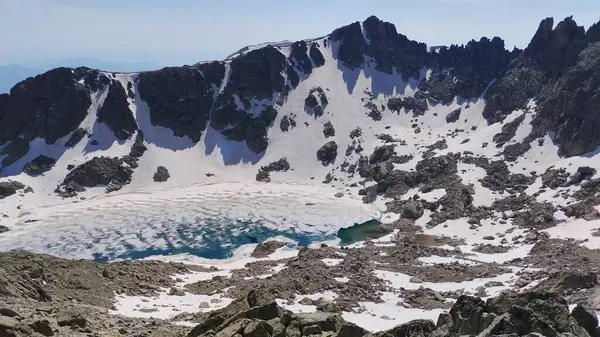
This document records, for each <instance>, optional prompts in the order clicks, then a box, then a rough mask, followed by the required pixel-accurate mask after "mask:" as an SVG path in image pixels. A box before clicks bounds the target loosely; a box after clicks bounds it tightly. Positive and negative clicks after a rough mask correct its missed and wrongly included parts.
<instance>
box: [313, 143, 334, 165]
mask: <svg viewBox="0 0 600 337" xmlns="http://www.w3.org/2000/svg"><path fill="white" fill-rule="evenodd" d="M337 150H338V146H337V144H336V142H335V141H333V140H332V141H330V142H327V143H325V145H323V146H321V148H320V149H319V150H318V151H317V159H318V160H319V161H320V162H321V163H322V164H323V166H327V165H329V164H333V162H335V158H336V157H337Z"/></svg>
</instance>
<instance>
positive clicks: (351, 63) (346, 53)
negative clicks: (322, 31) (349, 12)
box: [330, 21, 368, 70]
mask: <svg viewBox="0 0 600 337" xmlns="http://www.w3.org/2000/svg"><path fill="white" fill-rule="evenodd" d="M330 39H331V40H332V41H334V42H339V46H338V50H337V56H336V57H337V59H338V60H339V61H340V62H341V63H342V64H343V65H344V66H346V67H348V68H349V69H351V70H354V69H356V68H359V67H360V66H361V65H362V64H363V63H364V61H365V59H364V55H365V52H366V50H367V47H368V46H367V42H366V41H365V38H364V36H363V32H362V28H361V26H360V22H358V21H357V22H354V23H352V24H349V25H347V26H343V27H340V28H338V29H336V30H334V31H333V32H332V33H331V35H330Z"/></svg>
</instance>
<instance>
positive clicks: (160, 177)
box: [152, 166, 171, 183]
mask: <svg viewBox="0 0 600 337" xmlns="http://www.w3.org/2000/svg"><path fill="white" fill-rule="evenodd" d="M170 177H171V175H169V170H167V168H166V167H164V166H159V167H157V168H156V172H155V173H154V176H153V177H152V179H153V180H154V181H155V182H160V183H162V182H165V181H167V180H169V178H170Z"/></svg>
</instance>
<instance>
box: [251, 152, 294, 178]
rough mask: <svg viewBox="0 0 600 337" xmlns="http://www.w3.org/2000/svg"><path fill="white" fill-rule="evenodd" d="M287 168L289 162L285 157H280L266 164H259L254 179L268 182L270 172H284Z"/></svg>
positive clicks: (288, 167)
mask: <svg viewBox="0 0 600 337" xmlns="http://www.w3.org/2000/svg"><path fill="white" fill-rule="evenodd" d="M289 169H290V164H289V163H288V161H287V158H281V159H279V160H278V161H275V162H272V163H270V164H269V165H267V166H261V167H260V169H259V170H258V173H257V174H256V181H262V182H266V183H268V182H270V181H271V177H270V176H269V174H270V173H271V172H286V171H288V170H289Z"/></svg>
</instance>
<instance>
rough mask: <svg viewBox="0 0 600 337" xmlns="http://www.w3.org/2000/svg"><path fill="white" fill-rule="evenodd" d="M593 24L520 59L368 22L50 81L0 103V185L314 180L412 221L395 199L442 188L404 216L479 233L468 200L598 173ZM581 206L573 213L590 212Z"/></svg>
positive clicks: (64, 74) (62, 187) (47, 189)
mask: <svg viewBox="0 0 600 337" xmlns="http://www.w3.org/2000/svg"><path fill="white" fill-rule="evenodd" d="M597 27H598V25H594V26H592V27H590V28H589V29H588V30H587V32H586V31H585V29H583V27H580V26H577V24H576V23H575V21H574V20H573V19H572V18H570V17H569V18H566V19H565V20H563V21H561V22H560V23H558V24H557V25H556V26H554V21H553V19H551V18H548V19H545V20H543V21H542V22H541V23H540V25H539V27H538V29H537V31H536V32H535V34H534V36H533V38H532V42H531V43H530V44H529V45H528V46H527V48H525V49H524V50H522V51H521V50H513V51H509V50H507V49H506V48H505V46H504V42H503V41H502V39H500V38H497V37H496V38H492V39H488V38H481V39H480V40H479V41H476V40H472V41H470V42H469V43H467V44H466V45H462V46H457V45H453V46H450V47H442V48H439V49H437V50H436V51H433V52H431V51H428V49H427V46H426V45H425V44H423V43H419V42H416V41H412V40H410V39H408V38H407V37H406V36H404V35H402V34H399V33H398V32H397V31H396V28H395V26H394V25H392V24H390V23H386V22H383V21H381V20H379V19H377V18H376V17H374V16H371V17H369V18H367V19H366V20H365V21H364V22H362V23H360V22H355V23H351V24H349V25H346V26H343V27H340V28H338V29H336V30H334V31H333V32H332V33H331V34H330V35H327V36H325V37H324V38H322V39H317V40H310V42H307V41H296V42H293V43H287V42H286V43H285V45H282V46H272V45H266V46H262V45H261V46H260V48H257V49H252V48H249V49H248V50H247V51H245V52H242V53H240V54H239V55H238V56H237V57H235V58H232V59H231V60H227V61H212V62H205V63H199V64H196V65H193V66H182V67H166V68H163V69H160V70H155V71H148V72H140V73H107V72H102V71H98V70H94V69H89V68H74V69H70V68H57V69H54V70H51V71H49V72H46V73H44V74H41V75H38V76H36V77H35V78H30V79H27V80H25V81H23V82H21V83H19V84H18V85H16V86H15V87H13V89H12V90H11V93H10V94H5V95H0V122H1V125H2V128H1V129H0V147H1V149H0V155H1V157H0V161H1V163H2V179H3V180H5V181H7V180H10V179H18V181H19V182H20V183H22V184H24V187H25V186H30V187H31V188H32V189H33V190H34V191H36V192H35V194H36V195H42V194H50V195H49V196H43V197H42V196H40V197H39V198H41V199H40V200H38V201H36V202H40V203H42V204H43V203H45V202H47V201H45V200H50V199H52V198H73V197H84V198H87V197H92V196H93V195H94V193H97V192H99V191H102V192H110V193H114V192H117V191H120V192H119V193H121V192H123V193H127V192H130V191H134V190H137V189H144V188H149V189H153V188H154V187H152V186H154V184H155V183H160V184H161V185H159V186H182V185H186V184H188V185H190V184H197V183H200V184H205V183H210V182H211V181H212V180H215V179H216V180H220V179H221V180H222V179H229V180H237V179H239V180H246V179H250V180H256V179H257V177H260V179H259V180H261V181H271V180H273V182H286V183H287V182H295V183H298V182H302V183H309V184H315V183H320V182H322V183H323V184H327V185H331V186H334V187H335V188H337V189H339V190H343V191H345V192H346V194H347V195H349V196H352V197H356V198H360V199H362V200H363V201H364V202H366V203H369V204H373V203H374V204H378V205H379V206H378V207H381V209H382V210H383V212H384V213H386V212H391V213H397V214H403V213H404V209H405V208H407V207H409V206H410V207H412V206H413V204H412V203H408V202H407V200H404V199H402V200H398V198H404V195H405V194H406V193H409V192H411V191H412V190H413V189H425V190H427V189H431V188H435V187H440V186H441V187H443V188H444V189H445V190H446V192H447V195H446V196H445V197H444V198H441V199H440V200H437V201H435V202H426V203H420V202H419V203H417V204H418V205H419V208H422V207H424V208H428V209H430V210H432V212H436V213H435V214H433V215H432V218H431V221H430V222H429V224H430V225H432V226H434V225H436V224H440V223H443V222H444V221H446V220H448V219H456V218H460V217H462V216H469V217H471V216H472V215H473V214H475V213H476V214H475V215H473V217H474V218H475V219H474V220H473V221H479V220H480V219H481V218H485V217H488V216H489V215H490V212H489V210H486V209H483V208H477V207H480V206H481V207H484V206H483V205H474V204H473V197H472V196H473V195H474V194H476V193H477V189H473V187H472V186H469V185H473V184H475V185H476V186H477V184H481V188H482V189H483V191H485V193H496V192H497V191H498V192H504V191H511V193H512V192H519V193H523V192H524V191H525V190H527V189H529V188H533V187H531V186H534V185H535V184H536V181H538V180H539V178H540V174H541V173H542V171H544V170H546V171H547V172H543V173H544V174H545V173H548V174H550V173H551V172H553V171H552V170H553V168H552V167H553V165H556V164H558V163H559V162H560V163H564V165H567V163H569V165H572V164H573V163H574V162H577V163H579V162H582V164H579V165H578V166H579V167H581V168H582V169H581V172H579V171H576V169H577V168H578V167H574V168H573V169H568V168H565V170H566V172H565V173H564V174H566V176H567V177H568V178H565V179H566V180H567V181H565V182H564V184H565V186H571V185H573V184H575V185H578V184H580V183H582V182H584V180H587V179H589V178H590V177H591V176H593V174H594V173H593V172H594V170H595V169H596V166H597V165H596V164H595V162H593V161H592V162H591V163H587V162H586V160H585V159H581V160H580V161H578V158H579V157H580V156H581V157H583V158H586V157H585V156H582V155H584V154H586V153H588V155H587V156H588V157H589V158H591V157H593V152H590V151H594V150H595V149H596V147H597V146H598V145H600V133H597V132H595V130H596V128H597V125H598V123H600V119H599V118H597V117H596V115H595V114H594V111H597V110H598V104H597V102H596V97H598V95H599V93H600V87H599V86H598V81H599V79H600V74H598V71H597V69H598V67H596V65H597V63H598V62H599V60H600V51H599V49H600V47H599V45H598V43H597V42H594V41H595V39H596V35H597V33H596V30H597V29H598V28H597ZM588 38H589V39H590V40H589V41H588V40H587V39H588ZM557 151H558V152H557ZM538 152H539V153H538ZM542 152H544V154H542ZM569 158H574V159H569ZM284 159H285V161H284ZM499 159H500V160H499ZM502 161H505V162H502ZM540 161H541V162H543V164H540V165H537V164H538V162H540ZM284 162H285V163H287V164H286V165H282V164H281V163H284ZM583 162H586V163H585V164H583ZM177 163H180V164H177ZM462 165H467V166H469V170H475V171H477V172H480V171H479V170H483V173H482V176H481V177H480V178H481V180H480V181H477V180H475V181H473V180H472V179H471V178H470V177H468V176H465V175H464V172H462V171H461V170H459V169H458V168H459V167H461V166H462ZM561 165H562V164H561ZM586 165H587V166H588V167H589V169H585V166H586ZM471 166H473V167H471ZM535 166H539V167H540V168H539V171H540V172H537V169H536V170H534V169H533V167H535ZM159 168H160V169H159ZM284 168H287V169H284ZM599 168H600V166H599ZM415 170H416V171H415ZM519 170H522V171H519ZM159 171H160V172H159ZM534 171H535V173H530V174H529V175H528V174H526V173H527V172H534ZM215 172H219V173H220V174H219V175H218V177H217V178H215V177H214V176H215ZM561 174H562V173H561ZM154 176H157V177H164V178H160V179H159V180H160V181H155V179H153V177H154ZM559 176H560V177H562V175H559ZM584 178H585V179H584ZM557 179H558V177H557ZM561 179H562V178H561ZM570 181H575V183H573V184H571V185H569V184H570ZM6 183H8V182H6ZM436 184H438V185H439V186H436ZM8 186H9V187H11V188H12V189H11V190H10V191H12V192H11V193H10V192H7V193H5V194H6V196H10V195H14V194H17V191H19V190H20V189H18V188H16V189H15V188H14V187H15V186H14V185H8ZM17 186H19V185H17ZM37 191H42V193H38V192H37ZM92 192H93V193H92ZM90 193H91V194H90ZM342 195H344V193H342ZM13 198H15V200H25V199H22V198H26V199H27V198H29V196H27V195H25V196H24V197H13ZM498 198H500V196H497V195H496V196H493V197H492V198H491V199H490V200H496V199H498ZM527 200H529V201H532V200H533V199H527ZM381 201H384V204H383V205H382V204H380V203H381ZM580 201H581V200H580ZM492 203H493V201H490V202H489V205H485V207H491V206H492ZM409 204H410V205H409ZM540 204H543V203H542V202H541V201H540ZM33 205H34V203H32V207H33ZM497 206H498V205H497ZM588 206H589V205H588V204H585V205H584V204H581V205H580V207H583V210H579V211H578V212H579V213H581V212H583V213H586V214H587V213H590V212H591V213H593V214H596V213H594V212H592V210H591V209H590V208H589V207H588ZM498 207H500V206H498ZM540 207H542V208H544V207H546V205H545V204H543V206H540ZM441 209H443V211H441ZM473 212H475V213H473ZM478 212H479V213H478ZM409 213H414V212H409ZM579 213H578V214H579ZM583 213H582V214H583ZM415 214H416V215H415V216H420V215H421V214H422V213H421V212H420V211H417V212H416V213H415ZM592 216H594V215H592ZM553 219H554V218H552V219H549V218H548V221H547V222H548V223H553V221H554V220H553Z"/></svg>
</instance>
